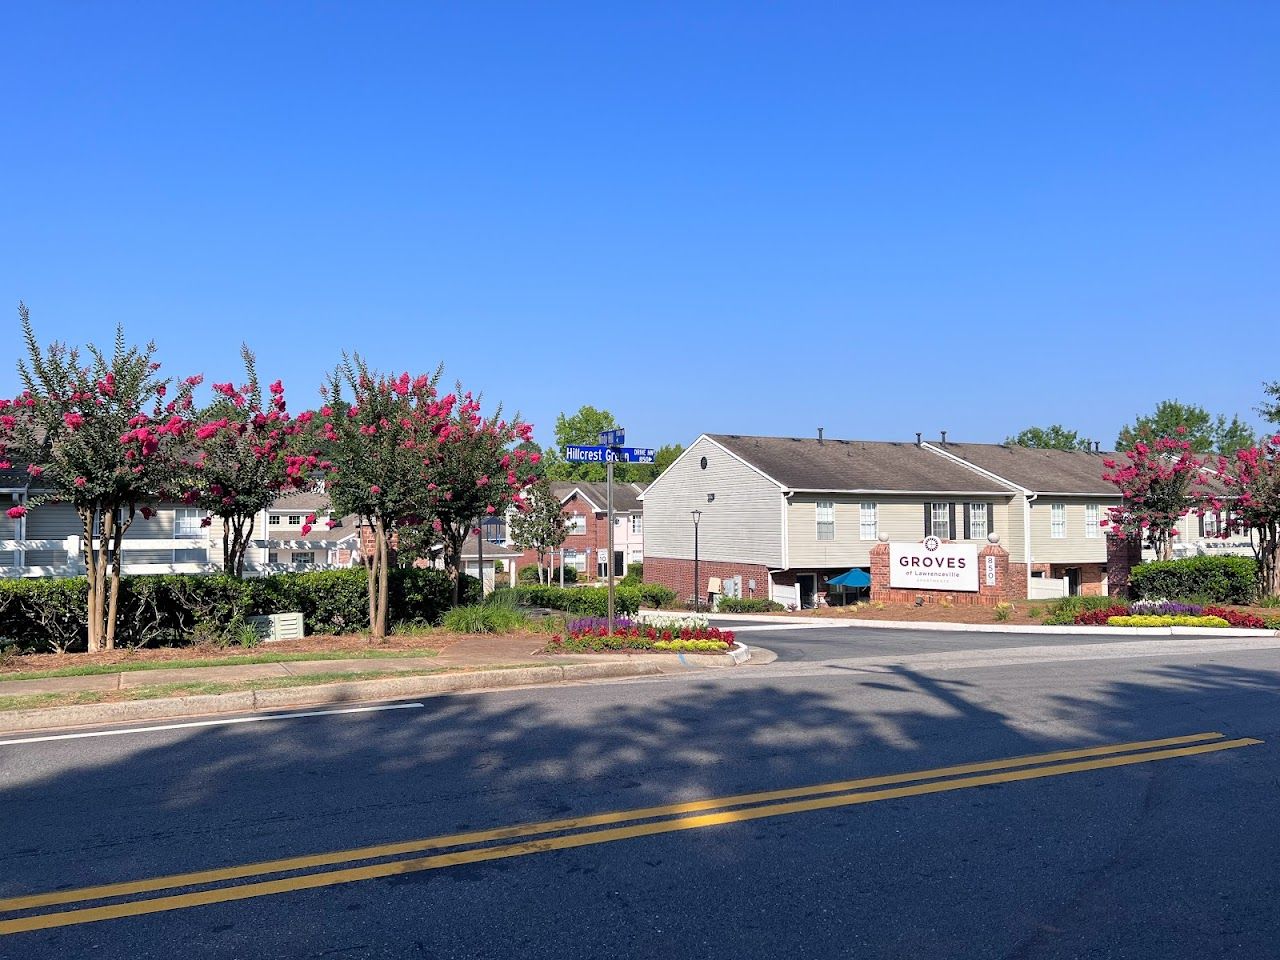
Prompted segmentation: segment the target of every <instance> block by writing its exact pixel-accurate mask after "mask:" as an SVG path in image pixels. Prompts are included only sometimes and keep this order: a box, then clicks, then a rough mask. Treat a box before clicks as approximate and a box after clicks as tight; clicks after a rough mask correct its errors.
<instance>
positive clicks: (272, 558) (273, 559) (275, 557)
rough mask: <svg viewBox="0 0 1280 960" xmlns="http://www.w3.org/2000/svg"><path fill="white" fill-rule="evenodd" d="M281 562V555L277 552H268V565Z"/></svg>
mask: <svg viewBox="0 0 1280 960" xmlns="http://www.w3.org/2000/svg"><path fill="white" fill-rule="evenodd" d="M279 562H280V554H278V553H277V552H276V551H274V550H268V551H267V563H279Z"/></svg>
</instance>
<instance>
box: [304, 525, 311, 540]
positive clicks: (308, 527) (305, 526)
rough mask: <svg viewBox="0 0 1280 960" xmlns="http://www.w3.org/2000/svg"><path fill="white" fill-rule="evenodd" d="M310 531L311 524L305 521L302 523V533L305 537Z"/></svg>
mask: <svg viewBox="0 0 1280 960" xmlns="http://www.w3.org/2000/svg"><path fill="white" fill-rule="evenodd" d="M310 532H311V524H309V523H304V524H303V525H302V535H303V536H304V537H305V536H306V535H307V534H308V533H310Z"/></svg>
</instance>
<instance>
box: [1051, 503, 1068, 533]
mask: <svg viewBox="0 0 1280 960" xmlns="http://www.w3.org/2000/svg"><path fill="white" fill-rule="evenodd" d="M1049 536H1050V537H1051V538H1052V539H1054V540H1065V539H1066V536H1067V505H1066V504H1065V503H1051V504H1049Z"/></svg>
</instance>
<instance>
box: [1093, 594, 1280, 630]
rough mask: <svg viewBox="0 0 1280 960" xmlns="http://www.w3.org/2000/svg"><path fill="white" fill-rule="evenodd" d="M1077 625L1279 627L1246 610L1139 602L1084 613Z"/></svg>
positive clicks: (1250, 628) (1163, 602) (1261, 628)
mask: <svg viewBox="0 0 1280 960" xmlns="http://www.w3.org/2000/svg"><path fill="white" fill-rule="evenodd" d="M1139 621H1140V622H1139ZM1147 621H1152V622H1147ZM1191 621H1195V622H1191ZM1075 622H1076V623H1077V624H1080V625H1082V626H1091V627H1101V626H1113V627H1170V626H1194V627H1244V628H1246V629H1249V630H1273V629H1276V627H1277V624H1276V623H1275V622H1274V621H1270V620H1264V619H1263V618H1262V617H1260V616H1258V615H1257V614H1255V613H1248V612H1247V611H1244V610H1232V609H1231V608H1230V607H1218V606H1206V607H1202V606H1200V605H1199V604H1196V603H1175V602H1174V601H1172V600H1138V601H1136V602H1134V603H1131V604H1122V603H1117V604H1113V605H1112V606H1109V607H1107V608H1106V609H1104V610H1084V611H1081V612H1080V613H1078V614H1076V616H1075Z"/></svg>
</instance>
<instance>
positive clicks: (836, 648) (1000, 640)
mask: <svg viewBox="0 0 1280 960" xmlns="http://www.w3.org/2000/svg"><path fill="white" fill-rule="evenodd" d="M716 626H718V627H722V628H728V629H731V630H736V631H739V633H738V639H739V640H741V641H742V642H743V643H745V644H747V645H748V646H760V647H765V648H766V649H769V650H772V651H773V652H774V653H776V654H777V655H778V659H779V660H787V661H817V660H831V659H833V658H842V657H870V656H901V655H905V654H909V653H920V652H924V651H934V652H937V651H944V650H969V649H973V648H974V647H975V646H977V647H981V648H983V649H997V648H1003V647H1024V646H1041V645H1046V644H1073V643H1079V642H1080V639H1081V638H1080V636H1079V635H1069V634H1057V635H1055V634H1049V633H994V632H992V633H974V632H969V631H956V632H954V633H951V632H947V631H943V630H918V631H912V630H886V629H883V628H876V627H856V626H855V627H808V626H800V627H797V626H785V625H784V626H782V627H780V628H779V627H774V626H773V625H772V624H764V623H761V622H759V621H751V622H747V621H722V620H717V621H716ZM744 628H745V629H744Z"/></svg>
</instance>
